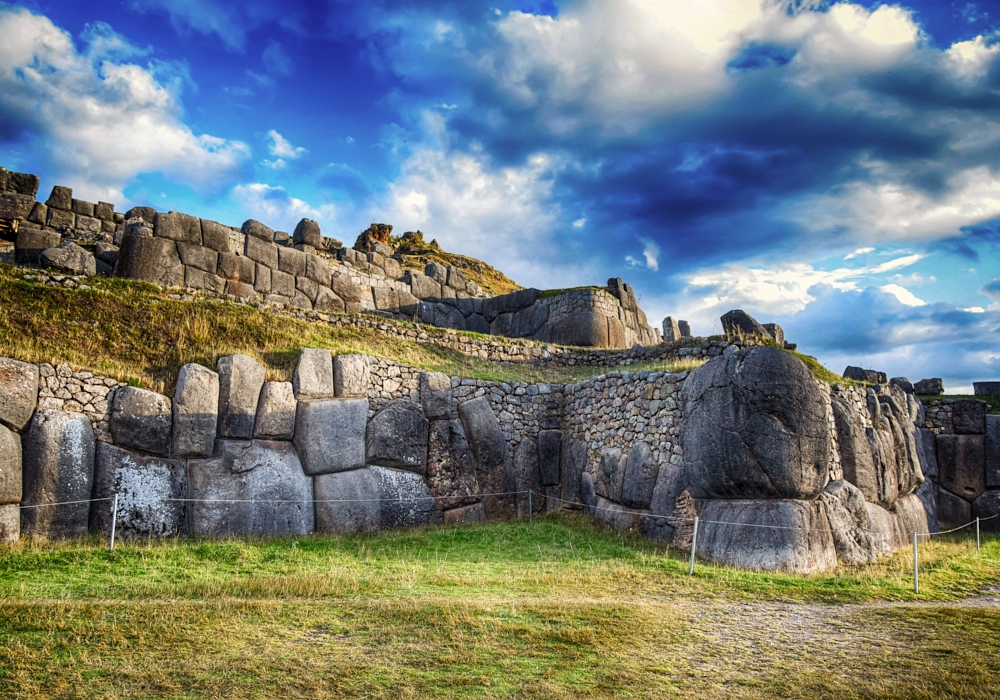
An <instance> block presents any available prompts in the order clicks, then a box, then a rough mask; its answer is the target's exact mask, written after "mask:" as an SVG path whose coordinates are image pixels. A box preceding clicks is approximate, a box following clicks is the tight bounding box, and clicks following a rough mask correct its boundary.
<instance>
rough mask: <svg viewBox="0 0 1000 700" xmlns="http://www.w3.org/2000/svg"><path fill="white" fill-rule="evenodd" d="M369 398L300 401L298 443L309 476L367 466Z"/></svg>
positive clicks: (296, 422) (303, 464) (296, 431)
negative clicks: (366, 441) (366, 442)
mask: <svg viewBox="0 0 1000 700" xmlns="http://www.w3.org/2000/svg"><path fill="white" fill-rule="evenodd" d="M367 423H368V399H319V400H311V401H299V403H298V407H297V409H296V416H295V446H296V447H297V448H298V451H299V456H300V457H301V458H302V467H303V469H304V470H305V473H306V474H308V475H309V476H315V475H317V474H331V473H333V472H341V471H348V470H350V469H359V468H361V467H363V466H365V429H366V427H367Z"/></svg>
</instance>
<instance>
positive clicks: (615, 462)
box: [594, 447, 627, 502]
mask: <svg viewBox="0 0 1000 700" xmlns="http://www.w3.org/2000/svg"><path fill="white" fill-rule="evenodd" d="M626 459H627V457H626V456H625V455H624V454H622V451H621V450H620V449H618V448H617V447H606V448H604V449H603V450H601V461H600V464H599V465H598V467H597V474H596V475H595V476H596V477H597V479H596V480H595V482H594V488H595V489H597V495H598V496H602V497H604V498H607V499H608V500H610V501H615V502H618V501H621V500H622V482H624V480H625V461H626Z"/></svg>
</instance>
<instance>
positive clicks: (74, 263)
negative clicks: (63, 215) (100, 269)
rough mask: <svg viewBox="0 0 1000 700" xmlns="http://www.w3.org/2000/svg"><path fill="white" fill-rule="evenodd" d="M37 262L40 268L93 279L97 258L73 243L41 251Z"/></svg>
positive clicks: (95, 272)
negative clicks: (40, 265)
mask: <svg viewBox="0 0 1000 700" xmlns="http://www.w3.org/2000/svg"><path fill="white" fill-rule="evenodd" d="M39 262H40V263H41V264H42V267H47V268H49V269H51V270H56V271H58V272H65V273H67V274H70V275H87V276H88V277H93V276H94V275H96V274H97V258H95V257H94V256H93V255H91V254H90V253H88V252H87V251H85V250H84V249H83V248H81V247H80V246H78V245H77V244H76V243H73V242H68V243H63V244H62V245H61V246H59V247H58V248H49V249H47V250H43V251H42V254H41V257H40V258H39Z"/></svg>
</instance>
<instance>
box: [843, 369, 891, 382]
mask: <svg viewBox="0 0 1000 700" xmlns="http://www.w3.org/2000/svg"><path fill="white" fill-rule="evenodd" d="M844 378H845V379H853V380H854V381H856V382H867V383H868V384H885V383H886V381H887V380H886V377H885V372H879V371H876V370H874V369H864V368H862V367H851V366H848V367H847V368H846V369H845V370H844Z"/></svg>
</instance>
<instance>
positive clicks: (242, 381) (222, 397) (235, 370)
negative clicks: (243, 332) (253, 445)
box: [217, 355, 267, 439]
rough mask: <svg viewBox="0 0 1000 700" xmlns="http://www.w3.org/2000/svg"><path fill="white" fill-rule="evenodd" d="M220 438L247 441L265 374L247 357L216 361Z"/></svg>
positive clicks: (224, 358) (226, 357) (228, 356)
mask: <svg viewBox="0 0 1000 700" xmlns="http://www.w3.org/2000/svg"><path fill="white" fill-rule="evenodd" d="M217 368H218V370H219V433H218V434H219V436H220V437H224V438H244V439H249V438H250V437H251V436H252V435H253V423H254V419H255V418H256V415H257V403H258V401H259V400H260V390H261V389H262V388H263V387H264V379H265V377H266V376H267V372H266V371H265V369H264V368H263V367H261V366H260V365H259V364H257V361H256V360H254V359H253V358H252V357H249V356H247V355H227V356H225V357H222V358H219V362H218V363H217Z"/></svg>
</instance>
